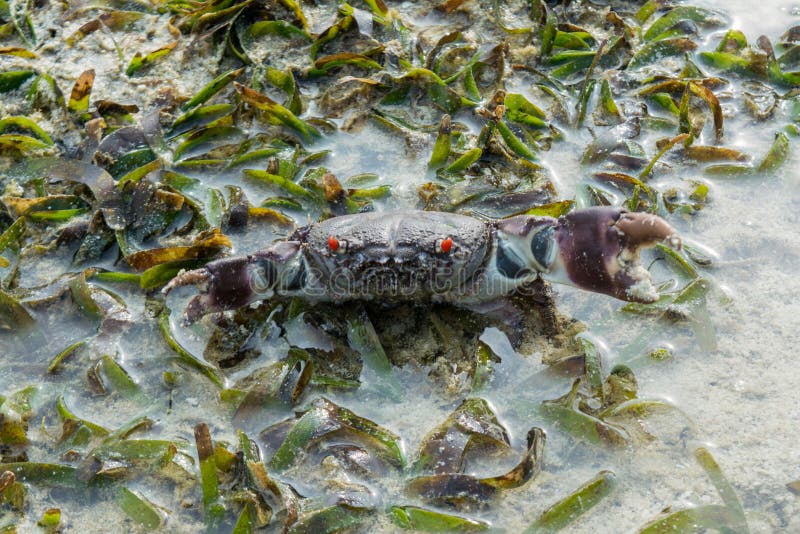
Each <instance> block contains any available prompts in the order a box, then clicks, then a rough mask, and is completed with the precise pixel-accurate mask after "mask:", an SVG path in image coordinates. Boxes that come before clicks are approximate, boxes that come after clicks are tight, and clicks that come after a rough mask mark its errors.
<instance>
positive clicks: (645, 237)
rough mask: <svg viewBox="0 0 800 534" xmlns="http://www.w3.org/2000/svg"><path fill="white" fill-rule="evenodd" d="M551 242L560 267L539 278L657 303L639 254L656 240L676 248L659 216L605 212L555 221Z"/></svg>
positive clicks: (672, 234) (677, 242)
mask: <svg viewBox="0 0 800 534" xmlns="http://www.w3.org/2000/svg"><path fill="white" fill-rule="evenodd" d="M555 239H556V243H557V244H558V259H557V263H560V267H561V268H560V269H558V268H555V269H553V270H552V271H551V274H549V275H547V274H545V275H543V276H544V277H545V278H547V279H550V280H553V281H556V282H565V283H569V284H571V285H575V286H577V287H580V288H582V289H586V290H589V291H594V292H597V293H604V294H607V295H611V296H614V297H616V298H619V299H622V300H627V301H633V302H653V301H655V300H656V299H658V292H657V291H656V288H655V286H653V283H652V280H651V278H650V273H649V272H647V270H646V269H645V268H644V267H643V266H642V265H641V263H640V262H639V251H640V250H641V249H643V248H648V247H652V246H655V244H656V243H659V242H662V241H663V242H666V243H667V244H668V245H669V246H671V247H673V248H676V249H680V246H681V240H680V238H679V237H678V234H677V231H676V230H675V229H674V228H673V227H672V226H670V224H669V223H667V222H666V221H665V220H664V219H662V218H661V217H658V216H657V215H653V214H649V213H638V212H628V211H626V210H624V209H621V208H607V207H601V208H588V209H582V210H576V211H574V212H572V213H569V214H567V215H565V216H564V217H562V218H560V219H559V220H558V223H557V225H556V235H555ZM554 267H556V266H554Z"/></svg>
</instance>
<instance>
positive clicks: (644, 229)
mask: <svg viewBox="0 0 800 534" xmlns="http://www.w3.org/2000/svg"><path fill="white" fill-rule="evenodd" d="M662 241H663V242H666V243H667V244H668V245H669V246H671V247H673V248H680V246H681V241H680V238H679V237H678V234H677V232H676V230H675V229H674V228H673V227H672V226H671V225H670V224H669V223H667V222H666V221H665V220H664V219H662V218H660V217H658V216H656V215H652V214H648V213H639V212H628V211H626V210H624V209H621V208H614V207H596V208H587V209H579V210H574V211H572V212H570V213H568V214H566V215H564V216H562V217H560V218H553V217H541V216H531V215H517V216H513V217H509V218H506V219H500V220H483V219H478V218H474V217H470V216H466V215H459V214H453V213H444V212H430V211H417V210H401V211H388V212H370V213H361V214H355V215H346V216H341V217H334V218H331V219H328V220H325V221H323V222H319V223H314V224H311V225H308V226H305V227H302V228H299V229H298V230H296V231H295V233H294V234H293V235H292V236H291V237H290V238H289V239H288V240H285V241H278V242H275V243H273V244H272V245H270V246H269V247H267V248H265V249H263V250H260V251H258V252H255V253H253V254H250V255H247V256H232V257H227V258H223V259H219V260H215V261H212V262H210V263H208V264H206V265H205V266H204V267H201V268H199V269H195V270H192V271H184V272H181V273H178V275H177V276H176V277H175V278H173V279H172V280H171V281H170V282H169V283H168V284H167V285H166V286H165V287H164V289H163V291H164V293H165V294H166V293H169V292H170V291H171V290H173V289H174V288H176V287H179V286H185V285H196V286H198V287H199V288H200V293H199V294H198V295H196V296H194V297H193V298H192V299H191V301H190V302H189V304H188V305H187V307H186V309H185V311H184V316H183V317H184V323H185V324H191V323H194V322H195V321H197V320H198V319H200V318H201V317H203V316H204V315H206V314H209V313H213V312H221V311H225V310H233V309H236V308H240V307H243V306H246V305H248V304H251V303H254V302H257V301H260V300H265V299H270V298H274V297H302V298H304V299H307V300H310V301H324V302H344V301H351V300H380V301H382V302H398V301H428V302H442V303H450V304H453V305H456V306H461V307H466V308H470V309H476V310H479V309H480V308H481V306H485V305H486V304H490V303H492V302H497V301H498V300H499V299H502V298H503V297H505V296H507V295H509V294H511V293H513V292H515V291H517V290H518V289H520V288H522V287H524V286H525V285H526V284H530V283H531V282H533V281H536V280H537V279H539V278H541V279H544V280H547V281H551V282H557V283H566V284H570V285H573V286H577V287H579V288H581V289H585V290H588V291H593V292H597V293H604V294H607V295H611V296H613V297H616V298H618V299H621V300H626V301H634V302H645V303H647V302H653V301H655V300H656V299H657V298H658V292H657V290H656V288H655V286H654V285H653V282H652V279H651V276H650V273H649V272H648V271H647V270H646V269H645V268H644V267H643V266H642V265H641V262H640V258H639V251H640V249H642V248H646V247H651V246H654V245H655V244H656V243H658V242H662Z"/></svg>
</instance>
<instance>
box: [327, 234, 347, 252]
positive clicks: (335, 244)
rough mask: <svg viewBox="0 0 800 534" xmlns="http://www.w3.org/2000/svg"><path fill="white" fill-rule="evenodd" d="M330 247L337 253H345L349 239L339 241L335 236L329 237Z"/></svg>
mask: <svg viewBox="0 0 800 534" xmlns="http://www.w3.org/2000/svg"><path fill="white" fill-rule="evenodd" d="M328 248H329V249H330V251H331V252H334V253H336V254H344V253H345V252H347V241H344V240H342V241H339V240H338V239H336V238H335V237H333V236H329V237H328Z"/></svg>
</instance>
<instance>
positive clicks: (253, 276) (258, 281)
mask: <svg viewBox="0 0 800 534" xmlns="http://www.w3.org/2000/svg"><path fill="white" fill-rule="evenodd" d="M299 249H300V245H299V243H296V242H292V241H289V242H281V243H276V244H275V245H273V246H272V247H270V248H269V249H267V250H264V251H260V252H257V253H255V254H252V255H250V256H233V257H230V258H223V259H220V260H215V261H212V262H209V263H207V264H206V265H205V266H204V267H201V268H199V269H195V270H192V271H184V272H182V273H179V274H178V275H177V276H176V277H175V278H173V279H172V280H171V281H170V282H169V283H168V284H167V285H166V286H165V287H164V289H162V292H163V293H164V294H168V293H169V292H170V291H172V290H173V289H175V288H176V287H180V286H186V285H194V286H197V287H198V288H199V289H200V293H199V294H198V295H196V296H195V297H193V298H192V300H191V301H189V304H188V305H187V306H186V310H185V311H184V314H183V322H184V324H186V325H189V324H192V323H194V322H195V321H197V320H198V319H200V318H201V317H203V316H204V315H206V314H209V313H214V312H220V311H225V310H235V309H237V308H241V307H242V306H245V305H247V304H250V303H252V302H256V301H258V300H262V299H265V298H269V297H271V296H272V295H273V293H274V291H275V289H276V286H279V285H280V286H284V287H287V286H291V285H292V284H297V283H299V281H298V280H296V278H297V277H298V276H301V275H302V273H301V272H300V271H299V270H298V266H297V261H292V260H293V259H294V260H296V258H297V255H298V251H299Z"/></svg>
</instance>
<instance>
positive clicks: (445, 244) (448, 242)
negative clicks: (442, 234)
mask: <svg viewBox="0 0 800 534" xmlns="http://www.w3.org/2000/svg"><path fill="white" fill-rule="evenodd" d="M439 248H440V249H441V250H442V252H444V253H447V252H450V249H451V248H453V240H452V239H450V238H449V237H447V238H445V239H442V242H441V243H440V244H439Z"/></svg>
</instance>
